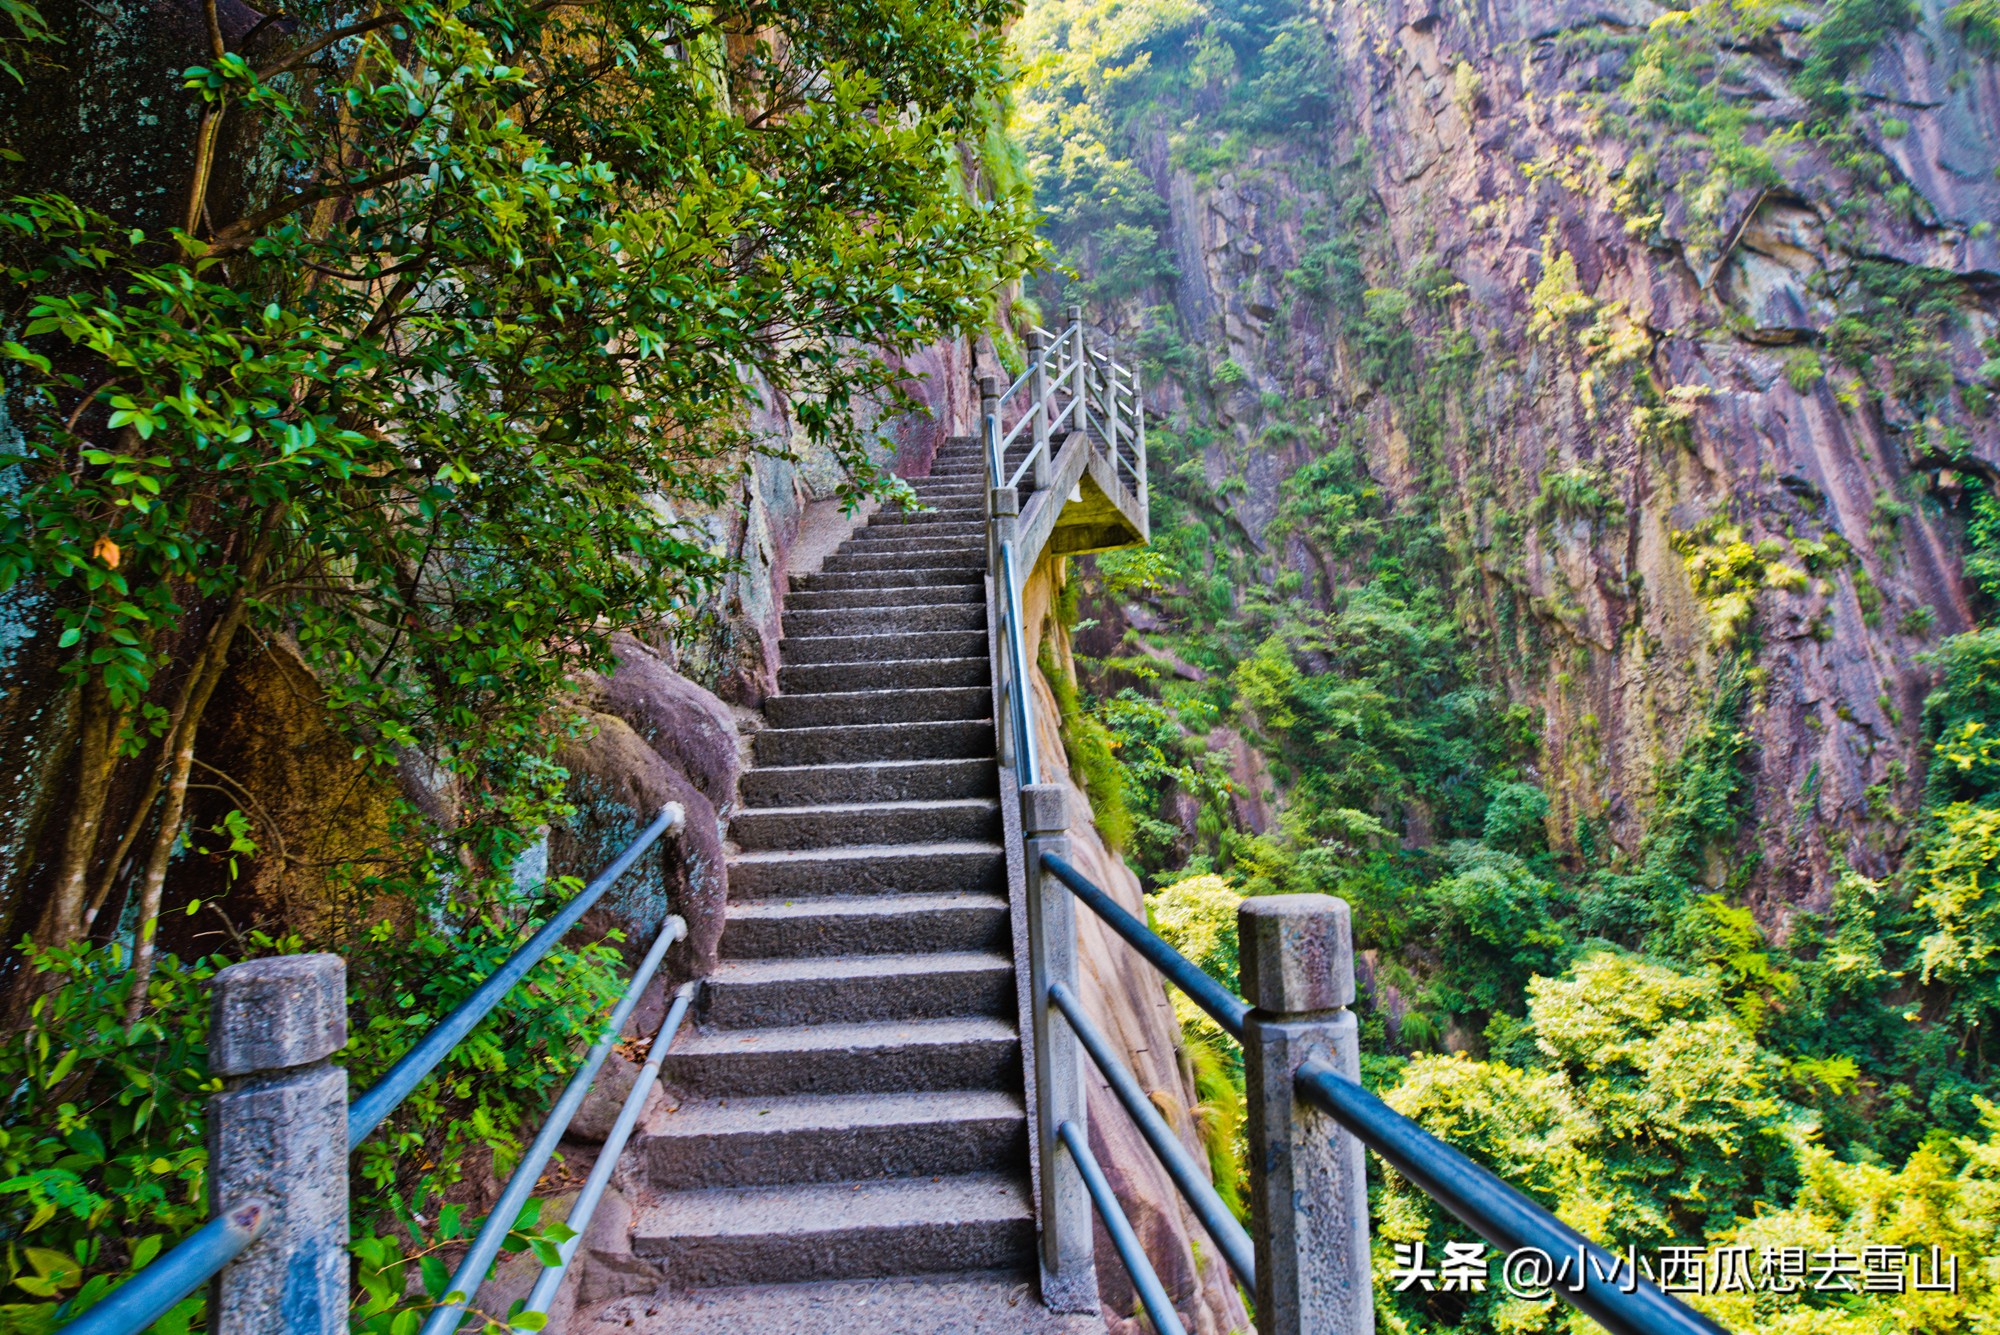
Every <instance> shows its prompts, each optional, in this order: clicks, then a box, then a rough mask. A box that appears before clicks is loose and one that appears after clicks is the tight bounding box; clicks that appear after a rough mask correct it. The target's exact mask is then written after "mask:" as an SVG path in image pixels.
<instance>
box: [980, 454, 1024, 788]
mask: <svg viewBox="0 0 2000 1335" xmlns="http://www.w3.org/2000/svg"><path fill="white" fill-rule="evenodd" d="M1020 515H1021V494H1020V493H1019V492H1017V491H1016V490H1014V488H1012V487H988V488H987V489H986V570H987V573H988V575H989V576H990V577H991V578H992V581H993V610H994V614H995V615H996V616H997V617H999V618H1001V622H996V624H995V627H994V629H995V630H997V631H1001V632H1003V634H1002V636H1001V639H1000V652H999V654H998V658H999V660H1000V662H999V667H1000V671H999V673H998V675H997V676H995V678H994V680H993V711H994V712H993V727H994V732H995V733H996V734H997V735H998V738H999V742H1000V763H1001V764H1003V765H1005V766H1007V767H1008V768H1010V769H1011V768H1014V767H1016V766H1018V765H1019V764H1020V759H1019V757H1018V755H1017V754H1016V750H1017V748H1016V747H1015V745H1014V734H1015V731H1016V728H1015V720H1014V691H1013V689H1012V685H1013V681H1014V656H1013V655H1012V654H1010V653H1009V652H1007V641H1006V638H1005V635H1004V631H1005V629H1006V627H1005V625H1004V624H1003V623H1004V622H1005V621H1006V620H1010V619H1011V618H1012V616H1013V610H1012V609H1013V591H1012V590H1010V589H1009V588H1008V587H1007V583H1006V581H1007V567H1006V564H1005V563H1004V562H1003V561H1001V559H1000V550H1001V547H1002V545H1003V544H1006V543H1010V542H1012V541H1014V537H1015V534H1016V532H1017V531H1018V529H1019V526H1020V523H1021V519H1020ZM1021 689H1022V690H1026V689H1027V683H1026V682H1022V683H1021Z"/></svg>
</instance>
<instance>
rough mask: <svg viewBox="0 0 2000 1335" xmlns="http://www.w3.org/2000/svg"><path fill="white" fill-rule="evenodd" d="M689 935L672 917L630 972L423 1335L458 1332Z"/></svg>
mask: <svg viewBox="0 0 2000 1335" xmlns="http://www.w3.org/2000/svg"><path fill="white" fill-rule="evenodd" d="M685 936H687V923H686V922H684V921H682V920H681V919H680V918H679V917H670V918H668V919H667V920H666V922H665V923H664V924H663V925H662V926H661V928H660V931H659V934H658V935H657V936H655V937H654V938H653V945H652V949H650V950H648V951H647V952H646V957H645V958H644V959H643V960H641V961H640V962H639V967H638V968H637V969H636V970H634V971H633V973H632V981H631V982H630V983H628V984H627V985H626V988H625V995H624V996H622V997H620V998H619V999H618V1004H617V1006H615V1007H613V1008H612V1011H611V1016H610V1018H609V1019H607V1020H605V1022H604V1032H603V1034H602V1036H601V1037H599V1038H598V1040H597V1042H596V1043H595V1044H593V1045H592V1046H591V1049H590V1051H589V1052H588V1053H587V1054H585V1056H584V1059H583V1065H581V1066H579V1067H577V1069H576V1074H575V1075H573V1076H571V1077H570V1080H569V1084H567V1085H566V1086H564V1087H563V1092H562V1094H561V1096H560V1097H558V1098H557V1099H556V1103H555V1107H553V1108H551V1109H550V1110H549V1115H548V1119H547V1120H546V1121H544V1122H543V1123H542V1129H541V1131H540V1132H539V1133H538V1134H537V1135H536V1136H535V1139H534V1141H533V1143H532V1144H530V1145H529V1146H528V1148H527V1150H526V1151H525V1152H523V1154H522V1155H521V1162H520V1163H519V1164H517V1165H515V1168H514V1173H513V1176H511V1177H509V1178H508V1179H507V1185H506V1186H505V1187H504V1188H502V1190H501V1192H500V1199H499V1200H497V1201H495V1202H494V1204H493V1208H492V1209H491V1210H489V1211H488V1212H487V1215H486V1222H485V1223H484V1224H483V1225H481V1226H480V1229H479V1233H478V1235H477V1236H475V1237H474V1238H473V1240H472V1246H471V1247H469V1248H467V1249H466V1253H465V1257H464V1259H463V1260H461V1261H460V1262H459V1263H458V1269H457V1271H455V1272H454V1273H453V1274H452V1277H451V1282H450V1284H449V1285H448V1286H447V1291H446V1294H445V1297H444V1300H443V1301H442V1302H440V1303H439V1304H438V1305H437V1306H436V1307H434V1308H432V1309H431V1314H430V1316H429V1317H428V1318H426V1319H425V1321H424V1325H423V1330H422V1332H421V1335H445V1332H447V1331H452V1330H456V1329H458V1327H459V1325H460V1323H461V1321H462V1320H463V1318H464V1316H465V1312H466V1304H467V1303H469V1302H471V1301H472V1296H473V1294H475V1293H477V1292H478V1291H479V1285H480V1282H481V1281H482V1280H484V1279H485V1278H486V1272H487V1271H488V1270H490V1269H492V1267H493V1262H494V1260H495V1259H497V1258H498V1257H499V1255H500V1248H501V1245H502V1244H503V1243H505V1242H506V1241H507V1234H508V1232H509V1231H510V1230H512V1229H513V1227H514V1221H515V1220H516V1219H517V1218H519V1216H520V1213H521V1207H523V1206H524V1205H526V1204H527V1203H528V1198H529V1197H530V1196H532V1195H533V1194H534V1191H535V1183H536V1182H538V1181H540V1180H541V1176H542V1169H543V1168H545V1167H547V1166H548V1162H549V1160H550V1159H551V1158H553V1157H554V1156H555V1152H556V1146H557V1144H558V1143H560V1142H561V1140H562V1138H563V1135H564V1133H565V1132H567V1131H568V1130H569V1124H570V1123H571V1122H572V1121H573V1120H575V1118H576V1110H577V1109H578V1108H581V1107H582V1106H583V1100H584V1098H585V1096H586V1095H588V1094H589V1093H590V1087H591V1086H592V1085H594V1084H596V1083H597V1073H598V1071H599V1070H600V1069H601V1068H602V1067H603V1065H604V1059H605V1058H606V1057H608V1056H610V1055H611V1048H612V1045H613V1044H615V1043H617V1042H618V1040H619V1037H620V1036H621V1035H622V1034H623V1033H624V1032H625V1022H626V1021H627V1020H628V1019H630V1018H631V1017H632V1008H633V1007H634V1006H637V1005H638V1004H639V997H640V994H642V993H643V992H645V990H646V985H647V984H648V983H650V982H652V981H653V974H654V973H655V972H656V971H657V970H658V969H659V967H660V961H661V960H663V959H665V958H666V955H667V947H668V946H671V945H672V944H673V943H674V942H676V941H679V940H681V939H682V938H684V937H685Z"/></svg>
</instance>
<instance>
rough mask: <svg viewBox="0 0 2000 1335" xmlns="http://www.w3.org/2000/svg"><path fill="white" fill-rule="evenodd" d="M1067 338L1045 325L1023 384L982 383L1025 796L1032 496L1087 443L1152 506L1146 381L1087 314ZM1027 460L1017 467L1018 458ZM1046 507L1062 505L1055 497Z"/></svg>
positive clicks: (1017, 762) (1013, 744)
mask: <svg viewBox="0 0 2000 1335" xmlns="http://www.w3.org/2000/svg"><path fill="white" fill-rule="evenodd" d="M1068 315H1069V319H1068V322H1067V323H1066V324H1065V325H1064V327H1063V329H1062V331H1061V332H1060V333H1054V334H1052V333H1050V332H1049V331H1048V330H1046V329H1043V328H1040V327H1039V326H1037V327H1036V328H1034V329H1032V330H1030V331H1029V333H1028V350H1029V354H1030V356H1029V361H1028V368H1027V370H1025V371H1023V372H1022V373H1021V374H1020V375H1019V376H1018V377H1017V378H1016V379H1015V381H1014V383H1013V384H1011V385H1009V386H1007V388H1006V389H1005V390H1003V391H1000V392H998V393H995V392H993V390H992V382H991V381H990V380H987V381H982V382H981V389H982V393H981V396H980V399H981V402H980V439H981V441H982V443H983V444H984V447H985V451H986V473H987V486H988V487H989V488H990V489H991V496H990V498H989V499H990V502H991V504H990V505H989V513H990V515H991V521H990V523H989V525H988V529H989V535H990V551H989V554H988V555H989V558H990V559H989V561H988V568H989V569H991V570H992V571H993V574H994V579H995V582H996V588H995V593H996V595H997V597H996V598H995V603H996V604H997V607H996V611H997V613H998V616H999V625H998V626H997V627H996V629H997V630H998V631H999V632H1000V635H1001V652H1000V654H999V660H1000V662H999V667H1000V673H1001V680H1000V681H998V682H996V683H995V687H996V689H995V691H994V698H995V700H996V702H997V704H998V707H999V708H1000V710H1001V711H1002V714H1003V717H1001V718H999V719H997V720H996V722H997V723H998V724H999V729H998V732H999V740H1000V758H1001V762H1002V763H1003V764H1005V765H1007V766H1009V767H1011V768H1012V769H1013V770H1014V773H1015V776H1016V777H1017V779H1018V780H1019V782H1020V783H1021V785H1022V786H1023V787H1026V786H1027V785H1030V784H1034V783H1038V782H1040V778H1039V774H1038V767H1037V766H1036V764H1035V752H1034V730H1033V727H1032V723H1033V715H1032V713H1031V712H1030V706H1029V703H1028V698H1029V697H1028V692H1027V680H1028V662H1027V650H1026V643H1027V636H1026V633H1025V628H1024V627H1023V626H1022V624H1021V582H1022V581H1023V580H1024V579H1026V578H1027V575H1028V573H1029V571H1030V570H1031V569H1032V568H1033V566H1034V562H1035V559H1036V558H1037V557H1039V556H1040V552H1038V551H1037V552H1029V553H1025V554H1023V553H1020V552H1017V551H1016V550H1015V537H1016V532H1017V529H1018V521H1019V515H1020V500H1021V493H1022V492H1023V490H1027V491H1029V492H1031V493H1039V492H1045V491H1047V489H1048V487H1049V482H1050V478H1051V475H1052V473H1053V471H1054V465H1055V460H1056V452H1057V447H1058V445H1059V444H1067V442H1068V440H1069V438H1070V437H1072V436H1075V435H1078V434H1081V435H1082V436H1084V438H1085V439H1086V441H1088V442H1089V445H1090V446H1091V447H1095V448H1097V449H1099V450H1101V451H1102V453H1103V455H1104V456H1105V458H1106V459H1107V460H1108V461H1109V462H1110V464H1111V472H1112V476H1113V478H1114V479H1115V483H1116V485H1117V487H1118V488H1120V489H1121V490H1122V491H1123V492H1124V493H1125V494H1126V497H1127V498H1128V499H1129V500H1130V501H1131V502H1132V504H1133V506H1134V508H1135V509H1136V511H1137V513H1139V514H1141V515H1143V514H1145V512H1146V505H1147V487H1146V412H1145V405H1144V400H1143V398H1142V397H1141V391H1140V384H1139V374H1138V372H1137V371H1133V370H1128V369H1127V368H1125V367H1123V366H1120V365H1119V364H1118V363H1117V362H1115V361H1113V360H1112V358H1111V355H1110V354H1109V353H1108V352H1107V351H1106V350H1105V349H1103V348H1101V347H1092V346H1091V341H1090V333H1089V331H1088V329H1087V328H1086V327H1085V325H1084V323H1083V308H1082V307H1081V306H1072V307H1070V308H1069V312H1068ZM1016 450H1019V451H1020V458H1019V460H1018V462H1017V461H1015V460H1014V459H1012V458H1011V457H1010V456H1012V455H1013V454H1014V453H1015V451H1016ZM1039 503H1040V504H1054V505H1060V504H1062V500H1061V498H1059V497H1045V498H1044V499H1043V500H1042V501H1041V502H1039Z"/></svg>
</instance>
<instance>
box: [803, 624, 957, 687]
mask: <svg viewBox="0 0 2000 1335" xmlns="http://www.w3.org/2000/svg"><path fill="white" fill-rule="evenodd" d="M980 633H981V634H984V633H985V632H984V631H982V632H980ZM846 638H852V637H846ZM879 638H881V639H885V640H894V639H903V638H906V637H904V636H898V635H884V636H881V637H879ZM933 663H944V664H955V665H961V666H964V665H971V664H975V663H976V664H978V665H979V666H980V667H982V668H983V667H985V666H986V665H987V661H986V659H985V658H983V657H980V656H977V655H973V654H945V655H942V656H940V657H937V658H928V657H926V658H872V659H870V660H868V662H867V664H866V665H865V666H866V667H867V669H868V670H869V671H870V672H872V673H877V674H881V675H882V676H886V675H887V674H889V673H892V672H895V673H900V672H903V671H906V670H908V669H910V668H917V667H929V666H930V665H931V664H933ZM786 666H788V667H813V668H851V667H857V666H862V665H859V664H854V663H792V664H787V665H786ZM779 671H780V672H782V671H784V669H783V668H780V669H779ZM907 689H911V690H928V689H932V688H929V687H922V686H918V687H910V688H907ZM783 693H784V694H785V695H855V694H859V692H857V691H854V690H853V689H852V688H848V689H844V690H839V691H801V690H798V689H796V688H794V689H791V690H787V691H785V692H783Z"/></svg>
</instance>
